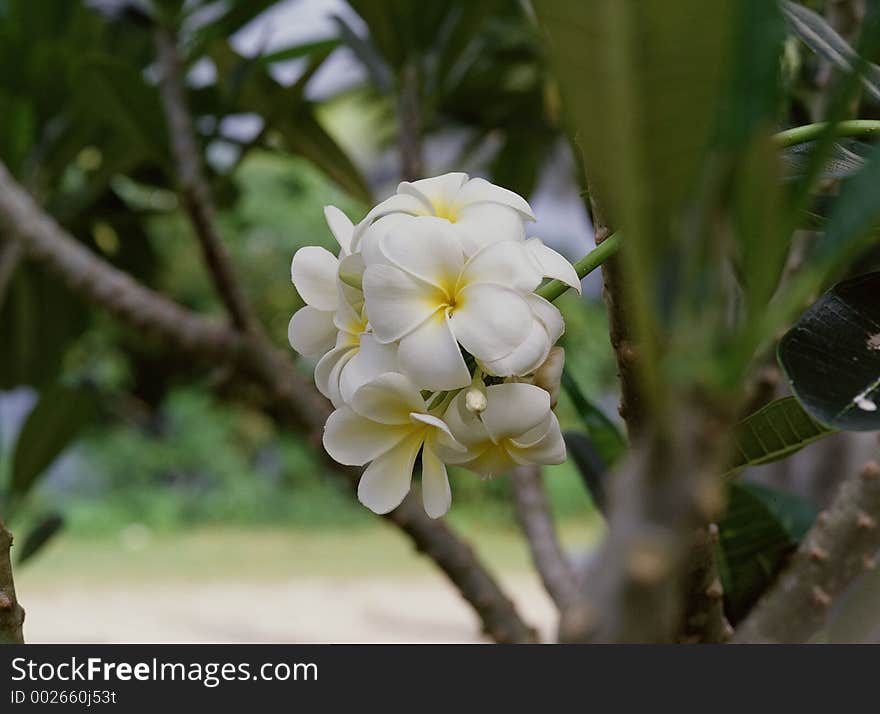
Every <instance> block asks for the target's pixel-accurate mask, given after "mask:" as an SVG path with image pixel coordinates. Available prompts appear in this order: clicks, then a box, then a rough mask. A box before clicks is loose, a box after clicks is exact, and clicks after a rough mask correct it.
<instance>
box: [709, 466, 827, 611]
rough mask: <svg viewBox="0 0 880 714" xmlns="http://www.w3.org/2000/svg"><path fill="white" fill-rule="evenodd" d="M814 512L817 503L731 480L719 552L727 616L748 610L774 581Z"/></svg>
mask: <svg viewBox="0 0 880 714" xmlns="http://www.w3.org/2000/svg"><path fill="white" fill-rule="evenodd" d="M815 514H816V509H815V507H812V506H811V505H810V504H809V503H806V502H803V501H801V500H800V499H796V498H794V497H792V496H788V495H784V494H781V493H779V492H777V491H773V490H771V489H766V488H763V487H760V486H755V485H754V484H742V483H736V482H731V483H730V484H729V486H728V505H727V510H726V512H725V515H724V517H723V518H722V519H721V521H720V522H719V524H718V536H719V537H718V547H717V556H718V569H719V574H720V577H721V581H722V583H723V585H724V600H725V612H726V614H727V616H728V618H729V619H730V620H731V622H734V623H735V622H737V621H738V620H740V619H741V618H742V617H743V616H744V615H745V614H746V613H748V611H749V610H750V609H751V608H752V606H753V605H754V603H755V602H756V601H757V599H758V597H760V595H761V593H763V592H764V590H766V589H767V587H768V586H769V585H770V584H771V583H772V582H773V580H774V578H775V577H776V574H777V573H778V572H779V570H780V568H782V567H783V565H784V564H785V561H786V558H787V557H788V555H789V554H790V553H791V551H792V550H794V549H795V548H796V547H797V543H798V540H799V538H800V537H801V536H802V535H803V532H804V530H805V528H804V526H805V525H806V527H807V528H808V527H809V525H808V524H809V523H812V520H813V519H814V518H815Z"/></svg>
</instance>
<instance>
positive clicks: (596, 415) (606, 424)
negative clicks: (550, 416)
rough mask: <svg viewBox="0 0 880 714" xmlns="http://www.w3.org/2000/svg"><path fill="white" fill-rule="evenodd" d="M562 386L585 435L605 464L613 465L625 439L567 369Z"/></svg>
mask: <svg viewBox="0 0 880 714" xmlns="http://www.w3.org/2000/svg"><path fill="white" fill-rule="evenodd" d="M562 387H563V388H564V389H565V391H566V393H567V394H568V396H569V398H570V399H571V401H572V404H573V405H574V408H575V410H576V411H577V413H578V415H579V416H580V418H581V421H582V422H583V425H584V428H585V429H586V432H587V436H588V437H589V438H590V441H591V442H592V444H593V446H594V447H595V449H596V451H597V452H598V454H599V457H600V458H601V459H602V461H604V462H605V465H606V466H607V467H608V468H610V467H612V466H614V465H615V464H616V463H617V462H618V461H619V460H620V458H621V457H622V456H623V455H624V453H625V452H626V447H627V444H626V439H625V438H624V436H623V434H621V433H620V429H618V428H617V426H615V424H614V422H612V421H611V420H610V419H609V418H608V417H607V416H605V413H604V412H603V411H602V410H601V409H599V407H597V406H596V405H595V404H593V403H592V402H591V401H590V400H589V399H587V397H586V396H584V393H583V392H582V391H581V388H580V387H579V386H578V383H577V381H576V380H575V379H574V377H572V376H571V374H570V373H569V371H568V370H566V369H563V370H562Z"/></svg>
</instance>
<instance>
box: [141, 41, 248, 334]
mask: <svg viewBox="0 0 880 714" xmlns="http://www.w3.org/2000/svg"><path fill="white" fill-rule="evenodd" d="M155 43H156V55H157V60H158V63H159V72H160V80H159V89H160V93H161V96H162V106H163V107H164V109H165V118H166V120H167V123H168V133H169V135H170V137H171V150H172V153H173V154H174V158H175V161H176V164H177V172H178V177H177V178H178V181H179V182H180V187H179V189H180V196H181V199H182V201H183V205H184V207H185V208H186V212H187V213H188V214H189V217H190V220H191V221H192V224H193V227H194V228H195V232H196V235H197V236H198V238H199V243H200V244H201V246H202V253H203V254H204V257H205V262H206V263H207V265H208V269H209V272H210V274H211V278H212V280H213V281H214V287H215V289H216V290H217V294H218V295H219V296H220V299H221V300H222V301H223V303H224V305H225V306H226V309H227V311H228V312H229V315H230V317H231V318H232V322H233V324H234V325H235V326H236V327H237V328H238V329H239V330H241V331H242V332H253V331H254V330H256V329H257V322H256V320H255V318H254V316H253V313H252V312H251V310H250V307H249V305H248V303H247V301H246V300H245V298H244V293H243V292H242V290H241V287H240V286H239V284H238V281H237V280H236V278H235V271H234V270H233V267H232V262H231V261H230V259H229V254H228V253H227V251H226V246H225V245H224V244H223V240H222V238H221V237H220V233H219V231H218V230H217V220H216V212H215V210H214V204H213V201H212V200H211V193H210V191H209V190H208V185H207V182H206V181H205V177H204V175H203V174H202V166H201V159H200V156H201V152H200V150H199V147H198V144H197V142H196V135H195V131H194V130H193V122H192V117H191V116H190V113H189V108H188V106H187V102H186V97H185V94H184V86H183V79H182V77H183V70H182V66H181V65H182V63H181V59H180V55H179V53H178V50H177V38H176V37H175V36H174V34H173V33H172V32H171V31H170V30H168V29H166V28H164V27H162V26H159V27H158V28H157V29H156V31H155Z"/></svg>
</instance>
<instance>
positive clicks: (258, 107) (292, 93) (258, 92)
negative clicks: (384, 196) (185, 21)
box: [209, 42, 372, 203]
mask: <svg viewBox="0 0 880 714" xmlns="http://www.w3.org/2000/svg"><path fill="white" fill-rule="evenodd" d="M329 51H330V50H329V49H327V48H325V49H324V50H321V51H318V52H317V53H316V54H315V55H313V57H312V60H311V62H310V64H309V66H308V67H307V69H306V71H305V74H304V75H303V77H302V78H300V80H299V81H298V82H297V83H296V84H295V85H294V86H293V87H284V86H282V85H280V84H278V82H276V81H275V80H274V79H273V78H272V77H271V76H270V75H269V73H268V72H267V71H266V68H265V67H264V66H262V65H261V64H260V63H259V62H254V61H252V60H247V59H245V58H244V57H241V56H240V55H239V54H238V53H237V52H235V50H233V49H232V47H231V46H230V45H229V44H228V43H227V42H214V43H213V44H212V45H211V47H210V53H209V54H210V57H211V59H212V60H213V61H214V63H215V64H216V65H217V70H218V75H219V77H220V78H221V90H222V91H221V93H222V95H223V98H224V100H223V101H224V103H225V104H226V105H227V107H226V110H227V112H228V113H230V114H233V113H237V112H256V113H257V114H259V115H260V116H261V117H262V118H263V121H264V122H265V124H266V129H267V131H268V130H274V131H276V132H277V133H278V136H279V138H280V139H281V144H282V146H283V148H284V149H286V150H288V151H291V152H293V153H296V154H298V155H300V156H303V157H305V158H306V159H308V160H309V161H311V162H312V163H313V164H314V165H315V166H317V167H318V168H319V169H320V170H321V171H323V172H324V173H325V174H326V175H327V176H328V177H329V178H330V179H331V180H333V181H335V182H336V183H337V184H339V186H341V187H342V188H343V189H344V190H346V191H348V192H349V193H350V194H351V195H352V196H354V197H355V198H357V199H359V200H362V201H364V202H365V203H372V194H371V192H370V188H369V186H368V185H367V182H366V179H364V177H363V174H362V173H361V172H360V170H359V169H358V168H357V167H356V166H355V165H354V162H353V161H352V160H351V158H349V156H348V154H346V153H345V151H344V150H343V149H342V147H341V146H340V145H339V144H338V143H337V142H336V140H335V139H334V138H333V137H332V136H330V134H329V133H328V132H327V131H326V129H324V127H323V126H322V125H321V123H320V122H319V121H318V119H317V117H316V115H315V105H314V104H313V103H311V102H309V101H307V100H306V99H305V97H304V96H303V90H304V88H305V84H306V82H307V79H308V78H309V77H311V76H312V74H313V73H314V72H315V71H316V70H317V69H318V67H319V66H320V63H321V62H322V61H323V59H324V58H326V56H327V54H329Z"/></svg>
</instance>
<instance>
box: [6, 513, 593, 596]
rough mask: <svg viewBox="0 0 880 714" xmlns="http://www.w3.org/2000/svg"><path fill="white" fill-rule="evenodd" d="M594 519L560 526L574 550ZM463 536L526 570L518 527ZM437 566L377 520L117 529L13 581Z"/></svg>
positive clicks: (588, 540)
mask: <svg viewBox="0 0 880 714" xmlns="http://www.w3.org/2000/svg"><path fill="white" fill-rule="evenodd" d="M600 529H601V525H600V522H599V519H598V518H591V519H588V520H586V521H573V520H569V521H566V522H564V523H563V524H562V527H561V529H560V532H561V535H562V537H563V540H564V542H565V543H566V545H567V546H568V547H569V548H570V549H571V550H572V552H578V551H579V550H581V549H585V548H586V547H588V546H589V545H590V544H592V543H594V542H595V540H596V538H597V537H598V534H599V532H600ZM460 532H461V533H462V535H464V536H465V537H467V538H468V539H469V541H470V542H471V544H472V545H473V546H474V547H475V548H476V550H477V552H478V554H479V555H480V557H482V558H483V559H484V561H485V562H486V563H487V564H490V567H491V569H492V570H494V571H503V572H518V571H524V570H526V569H527V568H529V567H530V561H529V554H528V550H527V548H526V546H525V542H524V541H523V539H522V537H521V536H520V534H519V532H518V530H516V529H515V528H513V527H499V526H495V527H486V526H476V525H469V524H467V523H465V524H461V527H460ZM433 567H434V566H433V565H432V564H431V563H430V561H428V560H427V559H425V558H424V557H423V556H421V555H419V554H418V553H417V552H416V551H415V550H414V549H413V547H412V545H411V544H410V543H409V541H408V540H407V539H406V538H405V537H404V536H402V535H401V534H400V533H399V532H398V531H397V530H396V529H395V528H393V527H392V526H390V525H387V524H384V523H381V522H379V521H375V522H373V523H371V524H370V525H367V526H362V527H352V528H349V529H345V530H337V531H322V530H318V531H312V530H309V531H307V530H282V529H278V528H259V529H235V528H199V529H196V530H193V531H189V532H186V531H184V532H180V533H176V534H171V533H149V532H148V531H143V530H142V529H137V530H128V531H125V530H124V531H122V532H120V534H118V535H117V536H116V537H110V536H107V535H105V536H100V537H85V536H67V537H62V538H59V539H58V540H56V541H54V542H53V543H52V544H50V545H49V546H47V547H46V549H45V550H44V551H43V552H42V553H41V554H40V555H39V556H38V557H37V558H35V559H34V560H33V561H32V562H31V563H29V564H28V565H26V566H25V567H23V568H22V569H21V570H20V571H19V573H18V574H17V579H18V580H20V581H21V583H22V585H23V586H25V587H27V588H40V587H58V586H59V584H61V583H63V584H64V585H65V586H76V585H89V586H94V585H96V584H107V585H110V584H132V585H137V584H145V585H148V584H150V583H153V584H155V583H159V582H162V583H166V582H211V581H228V580H230V579H234V580H241V581H248V582H254V581H263V582H265V581H278V580H289V579H291V578H297V577H310V576H313V577H318V576H325V577H326V576H333V577H346V578H347V577H351V578H356V577H366V576H376V575H398V576H399V575H411V576H420V575H425V574H427V573H429V572H431V570H432V568H433Z"/></svg>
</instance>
